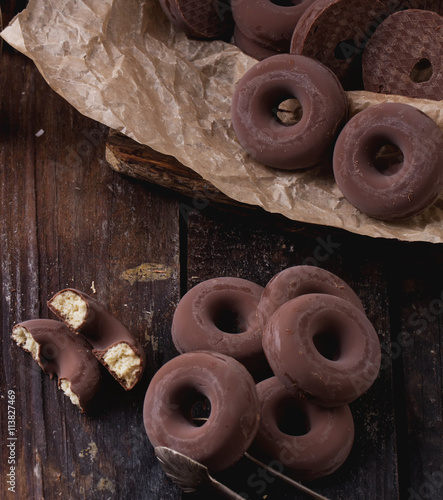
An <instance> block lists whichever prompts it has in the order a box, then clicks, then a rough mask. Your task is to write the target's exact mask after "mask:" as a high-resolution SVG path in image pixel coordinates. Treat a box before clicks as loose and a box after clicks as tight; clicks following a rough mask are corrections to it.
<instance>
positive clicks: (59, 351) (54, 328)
mask: <svg viewBox="0 0 443 500" xmlns="http://www.w3.org/2000/svg"><path fill="white" fill-rule="evenodd" d="M12 338H13V339H14V340H15V342H16V343H17V345H19V346H20V347H21V348H22V349H23V350H24V351H26V352H29V353H30V354H31V355H32V357H33V358H34V360H35V361H36V362H37V363H38V365H39V366H40V368H41V369H42V370H43V371H44V372H45V373H48V374H49V375H50V377H51V378H52V377H53V376H54V375H56V376H57V377H58V387H59V388H60V389H61V390H62V391H63V392H64V393H65V395H66V396H68V397H69V399H70V400H71V402H72V403H73V404H75V405H76V406H78V407H79V408H80V409H81V410H82V412H84V411H87V410H88V409H89V408H90V406H91V403H92V400H93V399H94V396H95V395H96V394H97V393H98V391H99V389H100V386H101V381H102V377H101V373H100V363H99V362H98V361H97V359H96V358H95V357H94V355H93V354H92V352H91V346H90V345H89V344H88V342H87V341H86V340H85V339H84V338H83V337H82V336H80V335H75V334H74V333H72V332H71V330H69V328H68V327H67V326H66V325H65V324H63V323H62V322H61V321H55V320H53V319H32V320H29V321H23V322H22V323H19V324H17V325H15V326H14V328H13V329H12Z"/></svg>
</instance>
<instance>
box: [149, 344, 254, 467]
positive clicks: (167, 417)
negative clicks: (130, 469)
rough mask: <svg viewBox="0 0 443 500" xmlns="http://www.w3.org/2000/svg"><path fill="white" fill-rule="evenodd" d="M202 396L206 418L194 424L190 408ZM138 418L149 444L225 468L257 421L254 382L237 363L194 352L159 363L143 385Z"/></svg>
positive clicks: (240, 450)
mask: <svg viewBox="0 0 443 500" xmlns="http://www.w3.org/2000/svg"><path fill="white" fill-rule="evenodd" d="M202 396H203V397H205V398H207V399H208V400H209V403H210V408H211V410H210V414H209V417H208V419H207V421H206V422H205V423H204V424H203V425H201V426H197V425H196V423H195V422H194V421H193V420H192V407H193V404H194V403H195V402H197V401H198V400H199V398H200V399H201V397H202ZM143 419H144V424H145V428H146V432H147V434H148V437H149V440H150V441H151V444H152V445H153V446H154V447H156V446H167V447H168V448H172V449H173V450H176V451H179V452H180V453H183V454H185V455H187V456H189V457H191V458H193V459H194V460H197V461H198V462H200V463H202V464H203V465H206V466H207V467H208V468H209V469H210V470H211V471H217V470H222V469H226V468H228V467H229V466H231V465H233V464H234V463H235V462H237V461H238V460H239V459H240V458H241V456H242V455H243V454H244V452H245V451H246V450H247V449H248V448H249V446H250V444H251V442H252V440H253V439H254V437H255V434H256V432H257V428H258V424H259V407H258V397H257V391H256V388H255V383H254V380H253V379H252V377H251V375H250V374H249V373H248V371H247V370H246V368H245V367H244V366H243V365H241V364H240V363H239V362H238V361H236V360H235V359H233V358H230V357H228V356H225V355H223V354H218V353H214V352H207V351H199V352H190V353H185V354H181V355H180V356H178V357H176V358H174V359H172V360H171V361H169V362H167V363H166V364H165V365H163V366H162V367H161V368H160V370H158V371H157V373H156V374H155V375H154V377H153V378H152V380H151V383H150V385H149V387H148V390H147V392H146V396H145V402H144V407H143Z"/></svg>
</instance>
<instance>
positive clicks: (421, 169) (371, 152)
mask: <svg viewBox="0 0 443 500" xmlns="http://www.w3.org/2000/svg"><path fill="white" fill-rule="evenodd" d="M386 148H394V149H393V150H394V151H395V148H397V150H398V153H397V154H395V155H394V156H393V158H392V159H391V160H389V161H382V158H383V157H380V153H381V152H383V150H386ZM333 163H334V176H335V180H336V182H337V185H338V187H339V189H340V191H341V192H342V193H343V195H344V197H345V198H346V199H347V200H348V201H349V202H350V203H351V204H352V205H354V206H355V207H356V208H358V209H359V210H360V211H361V212H363V213H365V214H367V215H369V216H370V217H374V218H377V219H381V220H386V221H396V220H403V219H408V218H410V217H413V216H414V215H416V214H418V213H420V212H422V211H423V210H425V209H426V208H427V207H429V206H430V205H432V203H434V201H435V200H436V199H437V198H438V196H439V194H440V193H441V191H442V189H443V169H442V165H443V135H442V133H441V130H440V129H439V127H438V126H437V125H436V123H435V122H434V121H433V120H431V118H429V117H428V116H427V115H425V114H424V113H422V112H421V111H419V110H418V109H416V108H414V107H412V106H409V105H407V104H400V103H382V104H378V105H375V106H371V107H369V108H367V109H365V110H364V111H362V112H361V113H359V114H357V115H356V116H354V117H353V118H352V119H351V120H350V121H349V122H348V123H347V125H346V126H345V128H344V129H343V131H342V132H341V134H340V136H339V137H338V139H337V142H336V145H335V150H334V162H333Z"/></svg>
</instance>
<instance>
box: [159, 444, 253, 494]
mask: <svg viewBox="0 0 443 500" xmlns="http://www.w3.org/2000/svg"><path fill="white" fill-rule="evenodd" d="M154 451H155V454H156V455H157V458H158V460H159V461H160V463H161V464H162V467H163V470H164V471H165V473H166V475H167V476H168V477H169V479H171V480H172V481H173V482H174V483H175V484H176V485H177V486H178V487H179V488H180V489H182V490H183V491H184V492H185V493H194V492H196V491H198V490H199V489H200V488H201V487H202V486H204V485H205V484H206V485H208V484H209V485H210V486H211V487H212V488H214V489H215V490H217V491H218V492H220V493H222V494H223V495H224V496H225V497H226V498H229V499H232V500H244V498H243V497H241V496H240V495H237V493H235V492H234V491H232V490H230V489H229V488H228V487H227V486H225V485H224V484H222V483H220V482H218V481H216V480H215V479H214V478H213V477H211V476H210V475H209V471H208V468H207V467H205V466H204V465H202V464H201V463H199V462H196V461H195V460H193V459H192V458H189V457H187V456H186V455H183V454H182V453H179V452H178V451H174V450H171V449H170V448H166V447H165V446H157V447H156V448H155V449H154Z"/></svg>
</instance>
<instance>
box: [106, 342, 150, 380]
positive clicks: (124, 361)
mask: <svg viewBox="0 0 443 500" xmlns="http://www.w3.org/2000/svg"><path fill="white" fill-rule="evenodd" d="M103 361H104V362H105V363H106V365H107V366H108V367H109V369H110V370H111V371H112V372H113V373H114V374H115V376H116V377H117V378H118V379H120V380H122V381H123V383H124V385H125V387H131V385H132V384H133V383H134V382H135V381H136V379H137V373H138V371H139V370H140V365H141V359H140V357H139V356H138V355H137V354H136V353H135V352H134V350H133V349H132V348H131V347H130V346H129V345H128V344H127V343H126V342H120V343H119V344H117V345H115V346H113V347H111V348H110V349H108V350H107V351H106V353H105V354H104V355H103Z"/></svg>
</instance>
